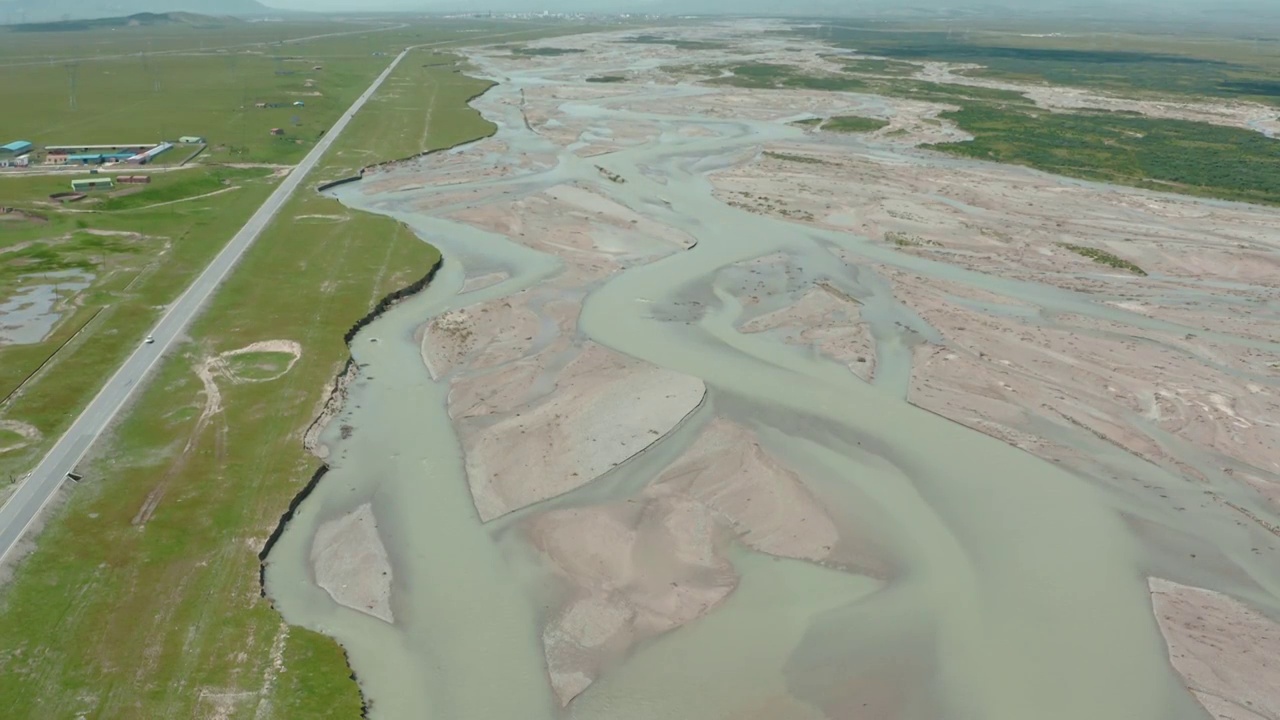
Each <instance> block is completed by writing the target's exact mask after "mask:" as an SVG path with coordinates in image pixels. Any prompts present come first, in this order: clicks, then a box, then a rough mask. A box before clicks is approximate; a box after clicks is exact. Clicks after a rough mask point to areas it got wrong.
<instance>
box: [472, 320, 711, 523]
mask: <svg viewBox="0 0 1280 720" xmlns="http://www.w3.org/2000/svg"><path fill="white" fill-rule="evenodd" d="M552 382H553V383H554V388H555V392H554V393H551V394H549V395H546V396H543V397H540V398H536V399H532V400H530V401H528V402H526V403H523V404H521V405H519V406H518V409H517V410H516V411H515V412H512V413H508V414H507V416H506V417H502V418H500V419H495V418H489V417H480V416H474V415H473V416H469V417H465V418H461V419H460V420H459V422H458V426H459V433H460V435H461V437H462V440H463V446H464V447H465V448H466V456H467V477H468V478H469V480H470V482H471V489H472V494H473V496H474V498H475V502H476V510H477V511H478V512H479V513H480V517H481V519H483V520H486V521H487V520H491V519H493V518H495V517H499V516H501V515H504V514H506V513H508V512H511V511H512V510H517V509H519V508H522V507H526V506H528V505H531V504H533V503H535V502H538V501H540V500H545V499H547V498H551V497H555V496H556V495H560V494H562V493H565V492H568V491H569V490H572V489H574V488H576V487H579V486H581V485H583V484H586V483H588V482H590V481H592V480H594V479H595V478H597V477H599V476H600V475H602V474H604V473H605V472H607V471H609V470H610V469H611V468H613V467H615V466H617V465H620V464H621V463H623V462H624V461H626V460H627V458H629V457H631V456H632V455H635V454H636V453H638V452H640V451H641V450H643V449H645V448H646V447H648V446H649V445H651V444H653V443H654V442H655V441H657V440H658V439H660V438H661V437H662V436H663V435H665V434H666V433H667V432H669V431H670V430H671V429H672V428H674V427H675V426H676V424H677V423H679V422H680V421H681V420H683V419H684V417H685V416H686V415H688V414H689V413H690V412H692V411H693V409H694V408H696V407H697V406H698V404H699V403H700V402H701V401H702V397H703V394H704V393H705V392H706V389H705V388H704V387H703V385H702V381H701V380H698V379H697V378H691V377H688V376H686V375H681V374H679V373H675V372H671V371H669V370H664V369H662V368H656V367H653V366H651V365H647V364H645V363H642V362H640V361H637V360H633V359H631V358H626V357H624V356H621V355H618V354H616V353H613V352H611V351H608V350H606V349H604V348H602V347H600V346H598V345H594V344H591V343H588V344H587V345H586V346H585V347H584V348H583V350H582V352H581V354H580V355H578V357H577V358H575V359H574V360H573V361H572V362H570V363H569V364H568V365H567V366H565V367H564V369H563V370H562V371H561V372H559V373H557V374H556V375H555V377H554V380H553V381H552Z"/></svg>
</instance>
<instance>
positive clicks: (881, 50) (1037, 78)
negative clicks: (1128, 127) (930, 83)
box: [795, 23, 1280, 104]
mask: <svg viewBox="0 0 1280 720" xmlns="http://www.w3.org/2000/svg"><path fill="white" fill-rule="evenodd" d="M795 32H796V33H798V34H800V35H803V36H806V37H810V38H813V39H817V40H821V41H823V42H826V43H831V44H833V45H836V46H838V47H843V48H848V49H854V50H857V51H858V52H862V53H866V54H869V55H881V56H885V57H889V58H910V59H919V60H941V61H948V62H960V63H975V64H979V65H982V66H984V68H985V69H984V70H980V71H977V72H978V74H982V75H984V76H988V77H1000V78H1007V79H1015V80H1023V81H1034V82H1047V83H1051V84H1055V85H1077V86H1088V87H1097V88H1102V89H1109V90H1118V91H1129V92H1132V91H1142V92H1152V93H1179V94H1192V95H1215V96H1219V97H1242V98H1253V99H1257V100H1261V101H1264V102H1271V103H1278V104H1280V81H1277V80H1276V79H1275V71H1276V69H1277V67H1280V58H1278V57H1277V56H1276V52H1275V49H1274V48H1273V47H1271V45H1270V44H1268V46H1267V48H1266V50H1267V52H1266V53H1259V45H1258V43H1257V41H1251V40H1238V39H1232V38H1224V39H1217V40H1216V41H1214V42H1209V41H1205V40H1199V41H1197V42H1196V43H1194V44H1191V43H1187V42H1185V41H1183V42H1176V41H1177V40H1179V39H1178V38H1174V39H1170V40H1165V39H1162V38H1159V37H1154V38H1153V37H1150V36H1141V35H1125V34H1121V33H1097V32H1082V33H1066V34H1064V35H1065V36H1064V37H1038V38H1037V37H1030V36H1029V35H1030V34H1029V33H991V32H967V31H964V30H963V29H959V30H952V31H948V32H940V31H929V30H913V29H909V28H899V29H895V28H892V27H888V28H886V27H852V26H847V25H843V24H828V23H824V24H819V25H815V26H810V27H799V28H797V29H796V30H795Z"/></svg>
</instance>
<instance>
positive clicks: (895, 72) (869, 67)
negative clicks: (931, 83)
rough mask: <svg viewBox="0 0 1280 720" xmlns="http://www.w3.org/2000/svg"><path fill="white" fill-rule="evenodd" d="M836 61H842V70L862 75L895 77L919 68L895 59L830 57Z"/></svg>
mask: <svg viewBox="0 0 1280 720" xmlns="http://www.w3.org/2000/svg"><path fill="white" fill-rule="evenodd" d="M832 59H833V60H836V61H837V62H843V63H844V71H845V72H849V73H855V74H864V75H891V76H895V77H904V76H907V75H912V74H914V73H915V72H916V71H917V70H919V69H920V68H919V67H918V66H916V65H912V64H911V63H907V62H898V61H896V60H871V59H861V58H860V59H856V60H848V59H845V58H832Z"/></svg>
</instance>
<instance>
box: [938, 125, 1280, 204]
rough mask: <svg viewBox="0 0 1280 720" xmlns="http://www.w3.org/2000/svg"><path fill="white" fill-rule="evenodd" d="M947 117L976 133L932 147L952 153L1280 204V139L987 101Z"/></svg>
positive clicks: (1171, 189)
mask: <svg viewBox="0 0 1280 720" xmlns="http://www.w3.org/2000/svg"><path fill="white" fill-rule="evenodd" d="M941 117H944V118H947V119H949V120H952V121H954V122H955V123H956V124H958V125H959V126H960V127H961V128H963V129H964V130H966V131H967V132H969V133H971V134H973V135H974V136H975V138H976V139H975V140H973V141H970V142H958V143H944V144H939V145H933V146H931V147H933V148H934V149H937V150H942V151H943V152H948V153H951V154H953V155H963V156H967V157H974V158H980V159H983V160H994V161H997V162H1005V163H1015V164H1019V165H1027V166H1030V167H1034V168H1036V169H1039V170H1044V171H1047V172H1052V173H1058V174H1060V175H1069V176H1072V177H1078V178H1084V179H1088V180H1099V181H1105V182H1118V183H1122V184H1126V185H1135V186H1138V187H1145V188H1151V189H1155V190H1165V191H1169V192H1178V193H1186V194H1190V195H1200V196H1205V197H1215V198H1223V199H1228V200H1240V201H1245V202H1259V203H1270V204H1276V203H1280V142H1277V141H1275V140H1272V139H1270V138H1267V137H1265V136H1263V135H1261V134H1260V133H1256V132H1253V131H1250V130H1240V129H1237V128H1228V127H1221V126H1218V125H1209V124H1206V123H1198V122H1189V121H1185V120H1156V119H1150V118H1144V117H1136V116H1133V115H1129V114H1123V113H1051V112H1048V111H1038V110H1035V109H1029V108H1026V107H1020V106H1015V105H995V104H980V103H966V104H964V106H963V108H962V109H961V110H959V111H957V112H950V113H944V114H943V115H942V116H941Z"/></svg>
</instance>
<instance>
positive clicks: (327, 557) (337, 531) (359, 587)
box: [311, 503, 395, 622]
mask: <svg viewBox="0 0 1280 720" xmlns="http://www.w3.org/2000/svg"><path fill="white" fill-rule="evenodd" d="M311 564H312V566H313V567H314V568H315V575H316V583H317V584H319V585H320V587H322V588H324V589H325V591H326V592H328V593H329V596H330V597H332V598H333V600H334V602H336V603H338V604H339V605H343V606H345V607H349V608H351V609H352V610H359V611H360V612H362V613H366V614H369V615H372V616H373V617H376V618H378V619H379V620H385V621H387V622H395V618H394V617H393V616H392V614H391V583H392V580H393V578H392V575H391V563H390V560H388V558H387V549H386V547H385V546H384V545H383V544H382V538H381V537H380V536H379V535H378V521H377V518H375V517H374V515H373V508H372V506H370V505H369V504H368V503H365V504H364V505H361V506H360V507H358V508H356V509H355V510H353V511H351V512H349V513H347V514H346V515H343V516H342V517H340V518H337V519H334V520H330V521H329V522H327V523H325V524H324V525H321V526H320V527H319V528H318V529H317V530H316V535H315V540H314V541H313V543H312V546H311Z"/></svg>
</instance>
